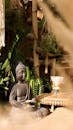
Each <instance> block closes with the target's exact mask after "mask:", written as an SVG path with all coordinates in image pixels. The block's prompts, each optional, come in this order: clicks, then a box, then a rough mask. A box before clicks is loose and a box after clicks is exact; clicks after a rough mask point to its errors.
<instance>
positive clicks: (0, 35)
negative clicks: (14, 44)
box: [0, 0, 5, 49]
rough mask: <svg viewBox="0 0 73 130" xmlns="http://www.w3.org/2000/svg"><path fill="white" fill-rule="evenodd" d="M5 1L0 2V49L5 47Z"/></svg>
mask: <svg viewBox="0 0 73 130" xmlns="http://www.w3.org/2000/svg"><path fill="white" fill-rule="evenodd" d="M4 8H5V0H0V49H1V48H2V46H5V9H4Z"/></svg>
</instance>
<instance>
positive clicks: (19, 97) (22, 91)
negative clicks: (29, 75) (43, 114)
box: [9, 62, 30, 108]
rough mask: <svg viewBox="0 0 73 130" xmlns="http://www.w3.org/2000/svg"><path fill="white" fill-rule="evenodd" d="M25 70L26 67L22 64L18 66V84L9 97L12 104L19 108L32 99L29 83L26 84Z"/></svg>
mask: <svg viewBox="0 0 73 130" xmlns="http://www.w3.org/2000/svg"><path fill="white" fill-rule="evenodd" d="M25 68H26V67H25V65H24V64H22V63H21V62H19V64H18V65H17V66H16V70H15V71H16V79H17V83H16V84H15V85H14V86H13V88H12V90H11V93H10V96H9V102H10V104H11V105H12V106H15V107H19V108H20V107H22V106H23V104H24V103H25V101H26V100H29V98H30V88H29V85H28V83H26V82H25Z"/></svg>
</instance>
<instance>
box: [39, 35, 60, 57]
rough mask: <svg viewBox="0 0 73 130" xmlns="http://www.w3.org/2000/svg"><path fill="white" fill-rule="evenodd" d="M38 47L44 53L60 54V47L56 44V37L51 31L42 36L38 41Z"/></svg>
mask: <svg viewBox="0 0 73 130" xmlns="http://www.w3.org/2000/svg"><path fill="white" fill-rule="evenodd" d="M40 47H41V49H42V50H43V52H45V53H46V52H48V53H52V54H57V55H61V50H60V47H59V46H58V44H57V41H56V38H55V36H54V35H53V34H52V33H50V34H46V35H45V36H44V35H43V36H42V38H41V41H40Z"/></svg>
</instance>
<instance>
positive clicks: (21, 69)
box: [16, 64, 25, 81]
mask: <svg viewBox="0 0 73 130" xmlns="http://www.w3.org/2000/svg"><path fill="white" fill-rule="evenodd" d="M16 78H17V80H18V81H24V80H25V66H24V65H23V64H19V65H18V66H17V68H16Z"/></svg>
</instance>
